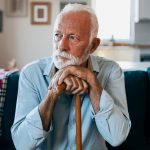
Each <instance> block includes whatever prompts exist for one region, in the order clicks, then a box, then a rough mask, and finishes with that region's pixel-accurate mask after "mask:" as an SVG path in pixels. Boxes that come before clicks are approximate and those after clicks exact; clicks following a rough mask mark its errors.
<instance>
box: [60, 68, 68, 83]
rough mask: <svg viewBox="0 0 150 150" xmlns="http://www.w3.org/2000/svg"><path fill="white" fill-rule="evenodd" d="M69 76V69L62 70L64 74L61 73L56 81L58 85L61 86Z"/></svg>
mask: <svg viewBox="0 0 150 150" xmlns="http://www.w3.org/2000/svg"><path fill="white" fill-rule="evenodd" d="M69 74H70V70H69V69H66V70H64V72H62V74H61V75H60V77H59V80H58V85H60V84H62V83H63V81H64V79H65V78H66V77H67V76H68V75H69Z"/></svg>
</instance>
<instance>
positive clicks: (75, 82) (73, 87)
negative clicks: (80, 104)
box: [70, 76, 79, 91]
mask: <svg viewBox="0 0 150 150" xmlns="http://www.w3.org/2000/svg"><path fill="white" fill-rule="evenodd" d="M70 79H71V80H72V83H73V84H72V88H71V91H74V90H75V89H77V88H78V86H79V84H78V82H77V80H76V78H75V77H73V76H71V78H70Z"/></svg>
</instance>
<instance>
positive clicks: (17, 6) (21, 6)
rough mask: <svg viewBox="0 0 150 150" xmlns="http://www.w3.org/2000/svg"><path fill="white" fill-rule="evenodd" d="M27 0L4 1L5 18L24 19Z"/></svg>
mask: <svg viewBox="0 0 150 150" xmlns="http://www.w3.org/2000/svg"><path fill="white" fill-rule="evenodd" d="M27 2H28V1H27V0H5V9H6V16H7V17H26V16H27V4H28V3H27Z"/></svg>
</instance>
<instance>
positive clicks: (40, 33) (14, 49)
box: [0, 0, 59, 68]
mask: <svg viewBox="0 0 150 150" xmlns="http://www.w3.org/2000/svg"><path fill="white" fill-rule="evenodd" d="M31 1H33V0H28V15H27V17H6V15H5V0H0V10H3V13H4V17H3V32H2V33H0V67H6V66H7V62H8V61H9V60H11V59H12V58H15V59H16V60H17V64H18V67H19V68H21V67H22V66H24V65H25V64H26V63H28V62H30V61H32V60H35V59H37V58H40V57H45V56H48V55H51V54H52V28H53V23H54V19H55V17H56V15H57V13H58V12H59V0H47V1H50V2H51V5H52V11H51V24H50V25H40V26H36V25H31V23H30V16H31V15H30V3H31ZM34 1H35V0H34ZM37 1H38V0H37Z"/></svg>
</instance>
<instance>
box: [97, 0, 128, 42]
mask: <svg viewBox="0 0 150 150" xmlns="http://www.w3.org/2000/svg"><path fill="white" fill-rule="evenodd" d="M95 2H96V3H95V8H96V9H95V11H96V14H97V17H98V21H99V25H100V27H99V37H100V38H101V39H102V40H108V39H109V40H110V39H111V38H112V37H113V38H114V39H115V40H129V39H130V24H131V23H130V16H131V11H130V7H131V0H95Z"/></svg>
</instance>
